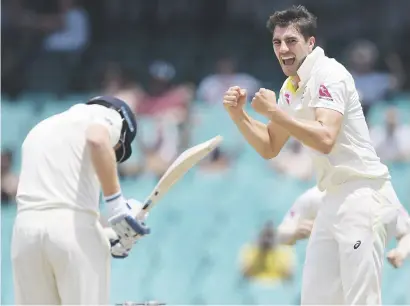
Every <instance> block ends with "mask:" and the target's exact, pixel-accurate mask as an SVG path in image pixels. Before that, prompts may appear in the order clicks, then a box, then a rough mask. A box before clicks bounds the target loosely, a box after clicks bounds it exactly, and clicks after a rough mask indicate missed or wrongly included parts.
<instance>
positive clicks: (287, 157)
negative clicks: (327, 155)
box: [269, 138, 313, 181]
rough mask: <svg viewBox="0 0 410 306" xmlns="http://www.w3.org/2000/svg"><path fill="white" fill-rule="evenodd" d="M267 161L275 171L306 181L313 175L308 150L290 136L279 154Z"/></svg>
mask: <svg viewBox="0 0 410 306" xmlns="http://www.w3.org/2000/svg"><path fill="white" fill-rule="evenodd" d="M269 163H270V165H271V166H272V167H273V169H275V170H276V171H277V172H279V173H282V174H284V175H287V176H290V177H293V178H296V179H299V180H304V181H308V180H310V179H312V177H313V163H312V158H311V156H310V154H309V150H308V149H307V148H306V147H304V146H303V145H302V143H301V142H300V141H298V140H296V139H294V138H290V139H289V140H288V142H287V143H286V145H285V147H284V148H283V149H282V150H281V152H280V153H279V155H278V156H277V157H275V158H273V159H271V160H270V161H269Z"/></svg>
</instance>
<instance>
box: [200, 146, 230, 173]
mask: <svg viewBox="0 0 410 306" xmlns="http://www.w3.org/2000/svg"><path fill="white" fill-rule="evenodd" d="M231 162H232V161H231V159H230V156H228V155H227V154H226V153H225V152H224V151H222V150H221V148H220V147H217V148H216V149H215V150H213V151H212V152H211V154H209V156H208V158H207V159H205V160H204V162H203V163H201V165H200V167H199V169H200V170H201V171H202V172H204V173H220V172H224V171H227V170H228V169H230V167H231Z"/></svg>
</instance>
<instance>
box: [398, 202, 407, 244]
mask: <svg viewBox="0 0 410 306" xmlns="http://www.w3.org/2000/svg"><path fill="white" fill-rule="evenodd" d="M405 235H410V216H409V213H408V212H407V210H406V209H405V208H404V207H403V206H402V207H401V208H400V211H399V216H398V219H397V226H396V232H395V236H396V237H398V238H400V237H403V236H405Z"/></svg>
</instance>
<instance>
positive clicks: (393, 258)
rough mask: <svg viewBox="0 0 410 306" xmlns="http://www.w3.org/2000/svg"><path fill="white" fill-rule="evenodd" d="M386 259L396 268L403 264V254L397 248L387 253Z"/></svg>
mask: <svg viewBox="0 0 410 306" xmlns="http://www.w3.org/2000/svg"><path fill="white" fill-rule="evenodd" d="M387 260H388V261H389V262H390V264H391V265H392V266H393V267H395V268H396V269H397V268H400V267H401V265H402V264H403V260H404V256H403V254H402V253H401V252H400V251H399V250H397V249H393V250H391V251H390V252H389V253H388V254H387Z"/></svg>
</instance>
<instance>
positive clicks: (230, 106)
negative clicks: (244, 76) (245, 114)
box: [223, 86, 246, 116]
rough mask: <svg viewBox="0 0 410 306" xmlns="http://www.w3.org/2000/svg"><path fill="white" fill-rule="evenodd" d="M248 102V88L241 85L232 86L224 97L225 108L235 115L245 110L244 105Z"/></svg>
mask: <svg viewBox="0 0 410 306" xmlns="http://www.w3.org/2000/svg"><path fill="white" fill-rule="evenodd" d="M245 102H246V90H245V89H241V88H240V87H239V86H233V87H230V88H229V89H228V90H227V91H226V93H225V95H224V99H223V104H224V107H225V109H226V110H227V111H228V113H229V115H231V116H235V115H239V114H241V113H242V111H243V106H244V105H245Z"/></svg>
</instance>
